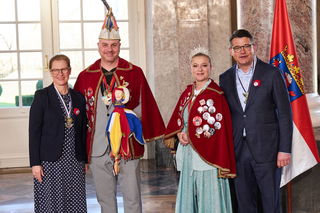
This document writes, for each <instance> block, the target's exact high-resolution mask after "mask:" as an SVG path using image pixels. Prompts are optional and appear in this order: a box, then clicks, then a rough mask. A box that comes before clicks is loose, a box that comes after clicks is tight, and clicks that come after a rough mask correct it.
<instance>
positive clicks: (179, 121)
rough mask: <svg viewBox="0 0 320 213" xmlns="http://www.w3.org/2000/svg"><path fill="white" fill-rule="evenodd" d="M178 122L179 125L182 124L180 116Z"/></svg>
mask: <svg viewBox="0 0 320 213" xmlns="http://www.w3.org/2000/svg"><path fill="white" fill-rule="evenodd" d="M177 124H178V126H181V119H180V118H178V120H177Z"/></svg>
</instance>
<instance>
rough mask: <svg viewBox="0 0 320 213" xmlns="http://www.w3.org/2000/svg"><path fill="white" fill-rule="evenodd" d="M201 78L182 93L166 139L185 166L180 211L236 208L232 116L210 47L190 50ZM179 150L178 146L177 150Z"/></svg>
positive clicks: (227, 212)
mask: <svg viewBox="0 0 320 213" xmlns="http://www.w3.org/2000/svg"><path fill="white" fill-rule="evenodd" d="M190 62H191V74H192V77H193V79H194V80H195V81H194V83H193V84H191V85H189V86H187V88H186V90H185V91H184V92H183V93H182V94H181V96H180V98H179V100H178V103H177V105H176V108H175V110H174V111H173V114H172V116H171V118H170V121H169V123H168V126H167V129H166V132H165V144H166V146H167V147H169V148H171V149H174V148H175V147H176V145H175V138H176V137H177V138H178V139H179V143H178V149H177V151H176V161H177V164H176V165H177V169H178V171H181V173H180V180H179V187H178V192H177V200H176V209H175V211H176V213H198V212H199V213H200V212H201V213H231V212H232V205H231V196H230V190H229V181H228V178H233V177H235V175H236V166H235V165H236V164H235V155H234V149H233V140H232V125H231V116H230V111H229V107H228V104H227V102H226V99H225V97H224V93H223V91H222V90H221V89H220V87H219V86H218V85H217V84H216V83H215V82H214V81H213V80H212V79H210V78H209V74H210V71H211V69H212V64H211V59H210V57H209V53H208V51H207V50H205V49H204V48H200V47H199V48H196V49H194V50H193V51H192V52H191V54H190ZM173 151H174V150H173Z"/></svg>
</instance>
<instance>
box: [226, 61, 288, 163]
mask: <svg viewBox="0 0 320 213" xmlns="http://www.w3.org/2000/svg"><path fill="white" fill-rule="evenodd" d="M257 80H258V81H260V85H258V86H254V85H253V83H254V82H255V81H257ZM220 87H221V88H222V90H223V91H224V92H225V96H226V98H227V101H228V104H229V107H230V111H231V114H232V122H233V137H234V146H235V151H236V155H237V145H238V144H239V143H240V141H241V139H242V136H243V129H244V128H245V129H246V138H247V143H248V147H249V149H250V151H251V153H252V155H253V158H254V159H255V160H256V161H257V162H258V163H263V162H271V161H276V160H277V153H278V152H286V153H291V143H292V117H291V106H290V101H289V96H288V92H287V89H286V85H285V82H284V79H283V77H282V75H281V71H280V70H279V69H277V68H275V67H273V66H272V65H270V64H267V63H264V62H263V61H261V60H259V59H257V63H256V67H255V71H254V74H253V77H252V81H251V83H250V86H249V97H248V101H247V104H246V108H245V110H244V111H243V109H242V107H241V104H240V100H239V96H238V92H237V88H236V67H235V66H233V67H231V68H230V69H229V70H227V71H226V72H224V73H223V74H221V75H220Z"/></svg>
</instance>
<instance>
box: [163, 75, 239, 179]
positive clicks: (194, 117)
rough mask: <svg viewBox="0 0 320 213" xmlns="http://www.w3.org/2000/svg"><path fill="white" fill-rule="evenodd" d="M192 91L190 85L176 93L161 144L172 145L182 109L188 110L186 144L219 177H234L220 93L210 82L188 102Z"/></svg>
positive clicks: (226, 117) (225, 111)
mask: <svg viewBox="0 0 320 213" xmlns="http://www.w3.org/2000/svg"><path fill="white" fill-rule="evenodd" d="M193 91H194V85H189V86H188V87H187V89H186V90H185V91H184V92H183V93H182V95H181V96H180V98H179V100H178V103H177V105H176V107H175V109H174V111H173V114H172V116H171V118H170V121H169V123H168V126H167V129H166V132H165V144H166V146H167V147H169V148H173V147H174V144H173V141H174V137H175V136H176V134H177V133H178V132H181V130H182V129H183V127H184V125H183V124H184V120H183V112H184V110H189V118H188V127H187V135H188V138H189V141H190V145H191V146H192V147H193V149H194V150H195V151H196V152H197V153H198V154H199V155H200V157H201V158H202V159H203V160H204V161H205V162H207V163H208V164H210V165H212V166H215V167H217V168H218V169H219V176H220V177H235V174H236V166H235V154H234V147H233V141H232V124H231V117H230V111H229V107H228V104H227V101H226V100H225V97H224V94H223V92H222V90H221V89H220V88H219V86H218V85H217V84H216V83H214V82H213V81H212V82H211V83H210V84H209V85H208V87H207V88H206V89H205V90H203V91H202V92H201V93H200V94H199V95H198V96H196V98H195V99H194V100H193V101H192V97H193ZM187 106H188V107H187ZM205 132H207V133H205Z"/></svg>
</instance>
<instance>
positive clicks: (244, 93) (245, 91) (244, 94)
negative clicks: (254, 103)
mask: <svg viewBox="0 0 320 213" xmlns="http://www.w3.org/2000/svg"><path fill="white" fill-rule="evenodd" d="M237 77H238V80H239V82H240V85H241V87H242V90H243V93H242V95H243V97H244V104H247V101H248V97H249V88H248V90H246V89H245V88H244V86H243V83H242V81H241V79H240V77H239V74H238V72H237ZM251 79H252V77H251ZM251 79H250V82H251ZM249 85H250V83H249Z"/></svg>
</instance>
